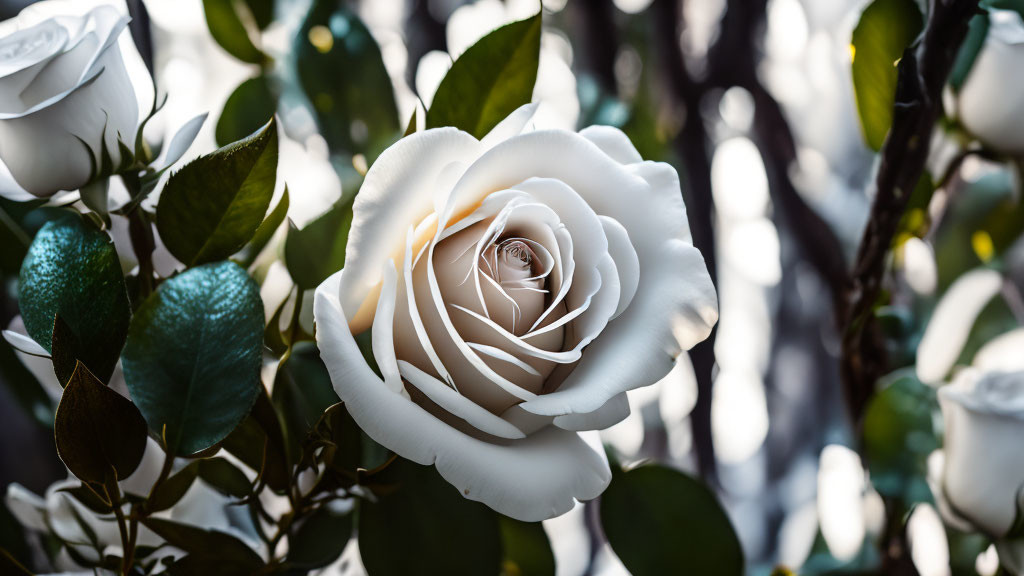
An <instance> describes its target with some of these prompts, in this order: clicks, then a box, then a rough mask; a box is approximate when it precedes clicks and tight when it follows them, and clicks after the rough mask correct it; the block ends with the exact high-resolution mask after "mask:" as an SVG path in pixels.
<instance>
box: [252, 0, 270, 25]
mask: <svg viewBox="0 0 1024 576" xmlns="http://www.w3.org/2000/svg"><path fill="white" fill-rule="evenodd" d="M245 5H246V6H248V7H249V12H251V13H252V18H253V20H255V21H256V26H257V27H258V28H259V29H260V30H263V29H265V28H266V27H267V26H270V23H271V22H273V21H274V0H245Z"/></svg>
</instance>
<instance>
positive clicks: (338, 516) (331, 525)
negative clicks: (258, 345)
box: [285, 506, 352, 570]
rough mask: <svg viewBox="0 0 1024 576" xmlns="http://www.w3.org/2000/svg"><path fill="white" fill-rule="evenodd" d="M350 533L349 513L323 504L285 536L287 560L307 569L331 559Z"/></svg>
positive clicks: (326, 562)
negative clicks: (343, 512) (292, 533)
mask: <svg viewBox="0 0 1024 576" xmlns="http://www.w3.org/2000/svg"><path fill="white" fill-rule="evenodd" d="M351 537H352V515H351V514H342V513H339V512H335V511H334V510H332V509H331V508H330V506H322V507H321V508H320V509H319V510H317V511H316V512H314V513H313V514H312V515H310V516H309V518H306V520H305V521H303V522H302V524H301V525H300V526H299V529H298V530H296V531H295V534H294V535H293V536H292V537H290V538H289V539H288V547H289V549H288V557H287V558H286V559H285V560H286V562H287V563H288V564H290V565H293V566H299V567H301V568H303V569H306V570H309V569H314V568H322V567H324V566H327V565H328V564H330V563H331V562H334V561H335V560H337V559H338V557H339V556H341V552H342V551H343V550H344V549H345V545H346V544H348V540H349V538H351Z"/></svg>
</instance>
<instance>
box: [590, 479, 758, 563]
mask: <svg viewBox="0 0 1024 576" xmlns="http://www.w3.org/2000/svg"><path fill="white" fill-rule="evenodd" d="M601 525H602V526H603V527H604V532H605V535H606V536H607V537H608V542H609V543H610V544H611V546H612V550H614V551H615V553H616V554H617V555H618V556H619V558H620V559H621V560H622V563H623V564H625V565H626V568H628V569H629V571H630V572H631V573H632V574H633V575H634V576H648V575H657V576H660V575H663V574H675V573H679V572H680V571H681V570H685V572H686V573H689V574H718V575H721V576H731V575H737V576H738V575H741V574H743V550H742V548H740V543H739V540H738V539H737V538H736V533H735V531H734V530H733V528H732V524H730V522H729V518H728V516H726V514H725V510H723V509H722V506H721V504H719V503H718V499H717V498H715V495H714V494H713V493H712V492H711V490H709V489H708V487H707V486H705V485H704V484H703V483H702V482H700V481H698V480H695V479H694V478H691V477H690V476H687V475H686V474H683V473H682V472H679V471H677V470H673V469H671V468H666V467H663V466H657V465H648V466H641V467H639V468H634V469H633V470H629V471H628V472H623V471H620V470H614V471H613V474H612V482H611V484H610V485H609V486H608V489H607V490H605V492H604V494H603V495H602V496H601Z"/></svg>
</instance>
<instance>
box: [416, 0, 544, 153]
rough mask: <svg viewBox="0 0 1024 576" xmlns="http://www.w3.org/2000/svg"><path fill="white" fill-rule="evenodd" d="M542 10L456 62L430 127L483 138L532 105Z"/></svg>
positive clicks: (472, 48)
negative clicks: (521, 108) (504, 121)
mask: <svg viewBox="0 0 1024 576" xmlns="http://www.w3.org/2000/svg"><path fill="white" fill-rule="evenodd" d="M540 29H541V13H540V12H538V13H537V14H536V15H535V16H532V17H530V18H527V19H526V20H520V21H518V22H512V23H511V24H507V25H505V26H502V27H501V28H498V29H497V30H495V31H494V32H491V33H490V34H488V35H486V36H484V37H483V38H481V39H480V40H479V41H478V42H477V43H476V44H474V45H472V46H470V47H469V49H468V50H466V52H465V53H463V54H462V56H459V59H458V60H456V61H455V63H454V64H453V65H452V68H451V70H449V71H448V74H447V75H445V77H444V80H442V81H441V85H440V86H438V88H437V92H436V93H435V94H434V101H433V103H432V104H431V105H430V110H428V111H427V128H436V127H438V126H455V127H456V128H458V129H460V130H465V131H466V132H469V133H470V134H472V135H473V136H476V137H477V138H482V137H483V136H484V135H485V134H487V133H488V132H490V131H491V128H494V127H495V126H496V125H497V124H498V122H500V121H501V120H502V119H504V118H505V117H506V116H508V115H509V114H510V113H512V111H513V110H515V109H516V108H519V107H520V106H522V105H523V104H529V102H530V99H531V98H532V97H533V85H534V83H535V82H536V81H537V66H538V63H539V62H540Z"/></svg>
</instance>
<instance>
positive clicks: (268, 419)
mask: <svg viewBox="0 0 1024 576" xmlns="http://www.w3.org/2000/svg"><path fill="white" fill-rule="evenodd" d="M223 446H224V449H225V450H227V451H228V452H230V453H231V454H233V455H234V456H235V457H237V458H238V459H239V460H241V461H242V462H243V463H244V464H245V465H246V466H248V467H250V468H252V469H253V470H259V471H260V476H261V477H262V478H263V481H264V482H266V483H267V486H269V487H270V488H271V489H272V490H274V491H276V492H279V493H283V492H284V491H286V490H287V489H288V487H289V485H290V483H291V464H289V462H288V454H287V452H286V449H285V441H284V433H283V432H282V431H281V421H280V419H279V418H278V416H277V412H276V411H275V410H274V406H273V404H271V402H270V398H269V397H268V396H267V393H266V389H265V388H263V387H262V386H260V393H259V394H257V395H256V404H255V405H253V407H252V411H251V413H250V414H249V416H248V417H247V418H246V419H245V420H243V421H242V424H241V425H239V426H238V427H237V428H235V430H234V431H233V432H232V433H231V434H230V435H229V436H228V437H227V439H225V440H224V444H223Z"/></svg>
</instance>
